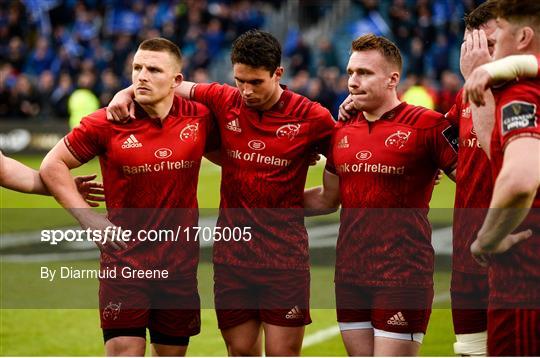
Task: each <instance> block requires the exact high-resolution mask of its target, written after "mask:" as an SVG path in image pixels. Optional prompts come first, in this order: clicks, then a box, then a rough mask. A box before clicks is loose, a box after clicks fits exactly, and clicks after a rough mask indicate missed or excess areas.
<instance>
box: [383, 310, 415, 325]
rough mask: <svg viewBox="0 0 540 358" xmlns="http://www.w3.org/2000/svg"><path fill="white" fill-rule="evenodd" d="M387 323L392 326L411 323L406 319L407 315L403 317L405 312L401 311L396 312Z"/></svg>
mask: <svg viewBox="0 0 540 358" xmlns="http://www.w3.org/2000/svg"><path fill="white" fill-rule="evenodd" d="M386 323H387V324H389V325H392V326H408V325H409V323H408V322H407V321H406V320H405V317H403V314H402V313H401V312H398V313H396V314H395V315H393V316H392V317H390V319H389V320H388V321H386Z"/></svg>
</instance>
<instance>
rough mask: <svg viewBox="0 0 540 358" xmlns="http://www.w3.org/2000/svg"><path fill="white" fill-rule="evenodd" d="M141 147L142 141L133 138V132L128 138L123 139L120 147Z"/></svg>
mask: <svg viewBox="0 0 540 358" xmlns="http://www.w3.org/2000/svg"><path fill="white" fill-rule="evenodd" d="M140 147H142V143H141V142H139V141H138V140H137V138H135V136H134V135H133V134H131V135H130V136H129V137H128V139H126V140H125V141H124V144H122V149H129V148H140Z"/></svg>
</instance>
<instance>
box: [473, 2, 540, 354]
mask: <svg viewBox="0 0 540 358" xmlns="http://www.w3.org/2000/svg"><path fill="white" fill-rule="evenodd" d="M497 5H498V7H497V14H498V18H497V26H498V29H497V39H496V43H495V51H494V54H493V57H494V59H495V60H497V59H501V58H503V57H505V56H509V55H516V54H533V55H534V54H538V53H540V3H539V2H538V1H536V0H499V1H498V2H497ZM494 95H495V103H496V106H495V125H494V128H493V133H492V137H491V145H490V153H491V157H490V158H491V164H492V169H493V174H494V175H493V177H494V178H495V185H494V189H493V196H492V198H491V203H490V206H489V207H490V210H489V211H488V213H487V216H486V219H485V221H484V224H483V225H482V228H481V229H480V231H479V232H478V236H477V239H476V241H475V242H474V243H473V244H472V246H471V251H472V253H473V254H474V255H475V257H476V259H477V260H478V261H479V262H481V263H484V264H487V263H488V260H489V286H490V287H489V288H490V292H489V308H488V354H489V355H491V356H538V355H540V261H539V260H538V253H539V252H540V215H539V211H538V210H539V209H540V193H538V187H539V186H540V126H539V123H538V121H539V119H538V118H539V116H540V81H539V80H538V79H534V80H522V81H518V82H516V81H513V82H510V83H507V84H506V85H504V86H503V87H501V88H499V89H494ZM513 232H516V233H515V234H512V233H513ZM523 240H525V241H523ZM488 255H489V258H488V257H487V256H488Z"/></svg>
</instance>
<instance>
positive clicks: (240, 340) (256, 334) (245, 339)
mask: <svg viewBox="0 0 540 358" xmlns="http://www.w3.org/2000/svg"><path fill="white" fill-rule="evenodd" d="M221 335H222V336H223V339H224V340H225V344H226V346H227V351H228V353H229V355H230V356H260V355H262V327H261V322H260V321H259V320H257V319H250V320H248V321H245V322H242V323H240V324H237V325H234V326H232V327H228V328H223V329H221Z"/></svg>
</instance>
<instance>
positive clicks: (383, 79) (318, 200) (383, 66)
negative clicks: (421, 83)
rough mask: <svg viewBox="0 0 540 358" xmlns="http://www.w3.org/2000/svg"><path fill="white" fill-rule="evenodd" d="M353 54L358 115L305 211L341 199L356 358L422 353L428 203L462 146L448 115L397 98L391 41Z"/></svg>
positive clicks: (361, 42) (361, 44) (341, 292)
mask: <svg viewBox="0 0 540 358" xmlns="http://www.w3.org/2000/svg"><path fill="white" fill-rule="evenodd" d="M351 51H352V54H351V56H350V59H349V63H348V66H347V72H348V74H349V91H350V93H351V94H352V95H354V101H353V103H354V107H355V109H356V110H357V111H358V113H357V114H356V115H355V116H354V117H353V118H351V119H350V120H349V121H347V122H339V123H338V124H337V125H336V128H335V130H334V132H333V135H332V142H331V149H330V152H329V157H328V162H327V166H326V170H325V172H324V177H323V187H322V188H321V187H319V188H314V189H310V190H308V191H306V193H305V205H306V208H311V209H315V210H317V209H327V208H329V207H336V206H337V205H338V203H339V201H340V199H341V205H342V211H341V226H340V230H339V237H338V243H337V258H336V275H335V283H336V304H337V318H338V322H339V325H340V329H341V334H342V338H343V341H344V343H345V347H346V349H347V352H348V353H349V355H351V356H371V355H382V356H400V355H416V354H418V350H419V348H420V345H421V343H422V340H423V337H424V334H425V332H426V328H427V324H428V320H429V316H430V314H431V303H432V300H433V270H434V267H433V260H434V254H433V247H432V246H431V227H430V225H429V222H428V219H427V213H428V208H429V206H428V205H429V200H430V198H431V194H432V191H433V185H434V178H435V177H436V175H437V173H438V168H442V169H443V170H444V171H445V172H446V173H447V174H449V175H451V176H453V175H454V173H455V171H454V169H455V166H456V160H457V156H456V148H455V145H456V143H455V139H456V138H455V136H454V133H453V128H452V126H451V125H450V123H449V122H448V121H446V120H445V119H444V117H443V116H442V115H441V114H439V113H436V112H433V111H430V110H428V109H426V108H423V107H417V106H412V105H408V104H407V103H405V102H401V101H400V100H399V99H398V96H397V91H396V87H397V85H398V83H399V79H400V74H401V66H402V62H401V54H400V52H399V50H398V48H397V47H396V46H395V45H394V44H393V43H392V42H390V41H389V40H387V39H385V38H384V37H378V36H375V35H372V34H369V35H364V36H361V37H359V38H357V39H356V40H354V41H353V43H352V49H351Z"/></svg>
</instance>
